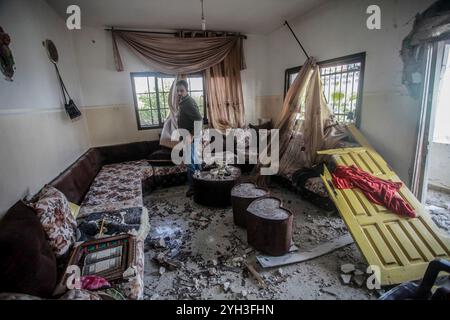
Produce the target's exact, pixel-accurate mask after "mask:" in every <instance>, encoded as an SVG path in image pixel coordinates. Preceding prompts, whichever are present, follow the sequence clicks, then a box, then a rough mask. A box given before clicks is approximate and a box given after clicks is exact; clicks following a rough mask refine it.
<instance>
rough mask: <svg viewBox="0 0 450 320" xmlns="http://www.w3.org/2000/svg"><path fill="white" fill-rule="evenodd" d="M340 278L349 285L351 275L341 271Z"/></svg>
mask: <svg viewBox="0 0 450 320" xmlns="http://www.w3.org/2000/svg"><path fill="white" fill-rule="evenodd" d="M341 280H342V283H343V284H345V285H349V284H350V281H351V280H352V275H351V274H345V273H341Z"/></svg>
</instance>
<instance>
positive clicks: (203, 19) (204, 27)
mask: <svg viewBox="0 0 450 320" xmlns="http://www.w3.org/2000/svg"><path fill="white" fill-rule="evenodd" d="M200 2H201V3H202V30H203V31H206V19H205V11H204V8H203V0H200Z"/></svg>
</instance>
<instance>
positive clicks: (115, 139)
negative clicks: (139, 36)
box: [75, 27, 268, 146]
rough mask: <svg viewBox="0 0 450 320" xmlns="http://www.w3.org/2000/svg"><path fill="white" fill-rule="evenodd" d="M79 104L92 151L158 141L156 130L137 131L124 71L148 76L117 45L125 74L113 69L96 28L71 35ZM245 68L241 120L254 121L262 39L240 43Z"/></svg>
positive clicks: (106, 41)
mask: <svg viewBox="0 0 450 320" xmlns="http://www.w3.org/2000/svg"><path fill="white" fill-rule="evenodd" d="M75 46H76V52H77V57H78V67H79V72H80V79H81V87H82V92H83V99H82V104H83V106H84V107H85V108H86V109H87V110H86V114H87V121H88V126H89V135H90V139H91V143H92V145H93V146H97V145H106V144H114V143H123V142H130V141H139V140H148V139H158V134H159V133H160V131H161V130H160V129H151V130H141V131H139V130H138V129H137V123H136V118H135V111H134V102H133V92H132V88H131V80H130V72H142V71H152V70H151V69H150V67H149V66H148V65H146V64H145V61H143V60H142V59H141V58H140V57H138V56H136V55H135V54H133V53H132V52H131V51H130V50H129V49H128V48H126V47H124V46H123V45H122V44H121V43H120V41H119V49H120V53H121V56H122V60H123V62H124V67H125V70H124V71H123V72H117V71H116V70H115V66H114V61H113V54H112V41H111V34H110V33H109V32H107V31H104V30H103V29H102V28H94V27H83V28H82V30H81V32H79V33H77V34H75ZM244 46H245V47H244V50H245V55H246V60H247V69H246V70H245V71H243V72H242V81H243V94H244V103H245V108H246V121H247V122H256V120H257V119H256V117H255V115H256V113H255V99H256V97H257V96H260V95H262V94H264V91H265V88H264V84H265V83H266V82H267V78H268V69H267V37H266V36H262V35H248V39H247V40H246V41H244Z"/></svg>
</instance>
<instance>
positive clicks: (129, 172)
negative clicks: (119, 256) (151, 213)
mask: <svg viewBox="0 0 450 320" xmlns="http://www.w3.org/2000/svg"><path fill="white" fill-rule="evenodd" d="M161 153H162V154H165V155H166V156H167V155H168V154H170V153H168V151H167V150H164V149H162V148H161V147H160V146H159V142H158V141H145V142H135V143H127V144H121V145H114V146H105V147H95V148H91V149H89V150H88V151H87V152H86V153H85V154H83V155H82V156H81V157H80V158H78V159H77V160H76V161H75V162H74V163H73V164H72V165H71V166H69V167H68V168H67V169H66V170H64V171H63V172H62V173H61V174H59V175H58V176H57V177H56V178H55V179H54V180H52V181H50V182H49V183H48V184H47V185H46V186H45V187H44V188H43V190H41V192H40V193H38V194H37V195H35V196H34V197H32V199H30V200H29V201H25V200H19V201H18V202H17V203H16V204H15V205H14V206H12V207H11V208H10V209H9V210H8V211H7V213H6V214H5V216H4V218H3V219H2V220H1V221H0V277H1V279H2V281H0V293H3V294H1V295H0V297H2V298H7V297H13V298H16V299H18V296H20V295H25V296H29V297H35V298H52V299H55V298H62V299H97V298H99V295H97V294H96V293H95V292H89V291H86V290H75V291H74V290H67V288H65V285H64V284H63V283H60V280H61V279H62V276H63V274H64V273H65V268H66V266H67V260H68V256H69V255H68V254H65V255H61V256H60V255H58V253H57V252H55V250H54V248H53V247H52V242H51V239H50V238H49V232H48V229H49V225H48V224H49V222H45V223H44V221H43V220H42V216H39V214H38V213H39V211H38V210H37V209H36V208H37V207H38V206H36V203H38V202H39V201H40V200H41V198H40V197H42V193H43V192H44V191H46V192H47V191H48V190H54V191H55V193H60V194H62V197H63V198H65V199H66V202H67V203H73V204H75V205H78V206H79V214H78V216H77V218H76V226H75V228H76V242H74V243H73V244H72V248H73V246H75V245H77V244H79V243H80V241H85V240H89V239H92V238H93V237H95V236H96V235H97V234H98V233H99V231H100V225H101V223H99V222H103V227H102V231H103V233H104V234H105V235H113V234H121V233H130V234H132V235H133V236H135V237H136V239H137V241H136V259H135V261H136V266H135V271H136V272H135V275H134V276H133V277H131V278H130V279H128V281H127V282H124V283H119V284H117V285H114V288H115V289H118V290H119V291H120V292H121V293H122V294H123V296H124V297H125V298H127V299H141V298H142V295H143V286H144V283H143V272H144V240H145V237H146V236H147V234H148V231H149V226H148V213H147V211H146V209H145V208H144V206H143V196H144V194H145V193H146V192H150V191H151V190H152V189H154V188H157V187H160V186H162V187H166V186H171V185H175V184H183V183H185V181H186V168H185V166H184V165H178V166H177V165H174V164H173V163H171V162H170V161H168V160H167V159H165V160H163V161H161V162H159V163H158V162H152V160H153V158H154V157H159V156H160V154H161ZM63 200H64V199H63ZM51 223H56V222H51ZM53 227H54V226H52V225H50V229H54V228H53ZM5 293H7V294H6V296H5ZM8 294H9V295H8Z"/></svg>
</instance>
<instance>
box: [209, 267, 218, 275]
mask: <svg viewBox="0 0 450 320" xmlns="http://www.w3.org/2000/svg"><path fill="white" fill-rule="evenodd" d="M208 273H209V275H210V276H214V275H216V274H217V270H216V268H209V269H208Z"/></svg>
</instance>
